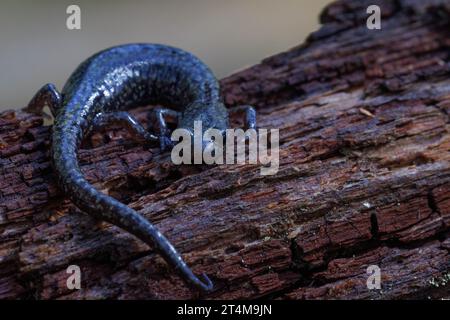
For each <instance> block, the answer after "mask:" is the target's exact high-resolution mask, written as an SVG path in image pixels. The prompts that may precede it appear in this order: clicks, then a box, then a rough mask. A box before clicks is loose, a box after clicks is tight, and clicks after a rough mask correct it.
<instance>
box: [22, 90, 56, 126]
mask: <svg viewBox="0 0 450 320" xmlns="http://www.w3.org/2000/svg"><path fill="white" fill-rule="evenodd" d="M61 104H62V98H61V94H60V93H59V91H58V90H57V89H56V87H55V85H54V84H52V83H47V84H46V85H44V86H43V87H42V88H41V89H39V91H38V92H36V94H35V95H34V97H33V98H32V99H31V100H30V102H29V103H28V106H27V107H26V108H25V109H24V110H25V111H26V112H30V113H34V114H38V115H43V116H44V117H47V118H49V115H47V114H45V113H44V112H43V109H44V107H45V106H46V105H47V106H48V107H49V109H50V112H51V114H52V116H53V117H55V116H56V112H57V111H58V108H60V107H61Z"/></svg>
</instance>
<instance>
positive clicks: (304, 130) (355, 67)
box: [0, 0, 450, 299]
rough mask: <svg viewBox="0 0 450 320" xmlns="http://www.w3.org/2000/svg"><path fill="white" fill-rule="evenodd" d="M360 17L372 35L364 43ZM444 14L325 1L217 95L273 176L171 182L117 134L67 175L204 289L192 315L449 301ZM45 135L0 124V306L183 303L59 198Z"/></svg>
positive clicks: (448, 70)
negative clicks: (227, 302)
mask: <svg viewBox="0 0 450 320" xmlns="http://www.w3.org/2000/svg"><path fill="white" fill-rule="evenodd" d="M369 4H378V5H379V6H380V7H381V11H382V29H381V30H368V29H367V28H366V19H367V13H366V8H367V6H368V5H369ZM449 14H450V5H449V4H448V2H446V1H435V0H434V1H433V0H429V1H415V0H400V1H388V0H384V1H383V0H382V1H374V0H371V1H356V0H342V1H338V2H336V3H334V4H331V5H330V6H328V7H327V8H326V9H325V10H324V11H323V14H322V16H321V22H322V24H323V26H322V27H321V28H320V29H319V30H318V31H316V32H314V33H312V34H311V35H310V37H309V38H308V40H307V41H306V43H304V44H302V45H300V46H298V47H295V48H293V49H291V50H289V51H287V52H284V53H280V54H278V55H275V56H272V57H269V58H267V59H265V60H264V61H262V62H261V63H260V64H258V65H255V66H252V67H250V68H248V69H246V70H243V71H240V72H238V73H236V74H233V75H231V76H230V77H228V78H225V79H223V80H222V82H221V83H222V87H223V93H224V97H225V101H226V103H227V105H228V106H233V105H238V104H253V105H254V106H255V107H256V108H257V111H258V116H257V119H258V124H259V126H260V127H261V128H279V129H280V168H279V172H278V173H277V174H276V175H273V176H262V175H260V170H259V167H258V166H257V165H220V166H201V167H199V166H175V165H173V164H172V163H171V162H170V159H169V155H168V154H167V153H165V154H161V153H160V152H159V149H146V148H145V147H143V146H141V145H139V144H137V143H134V142H132V141H130V139H127V137H128V135H127V132H126V131H123V130H120V128H111V130H110V131H108V132H107V133H97V134H95V135H93V136H92V137H91V138H90V139H89V140H88V141H86V143H85V145H84V146H83V149H82V151H81V152H80V155H79V156H80V163H81V167H82V170H83V172H84V173H85V175H86V177H87V178H88V180H89V181H90V182H91V183H93V184H94V185H95V186H96V187H97V188H99V189H100V190H102V191H103V192H105V193H107V194H110V195H112V196H114V197H116V198H118V199H119V200H121V201H123V202H124V203H127V204H128V205H129V206H131V207H133V208H134V209H136V210H138V211H139V212H140V213H142V214H143V215H144V216H145V217H146V218H148V219H149V220H151V221H152V222H154V223H155V224H156V225H157V227H158V228H159V229H160V230H161V232H163V233H164V234H165V235H166V236H167V237H168V238H169V239H170V240H171V241H172V243H173V244H174V245H175V246H176V248H178V249H179V251H180V252H181V253H182V254H183V257H184V258H185V259H186V261H187V263H188V264H189V265H190V266H192V267H193V269H194V271H195V272H197V273H200V272H206V273H207V274H208V275H209V276H210V277H211V278H212V280H213V281H214V283H215V286H216V288H215V291H214V292H212V293H211V294H209V295H207V296H205V298H212V299H237V298H245V299H251V298H279V299H323V298H339V299H355V298H358V299H392V298H396V299H407V298H435V299H437V298H449V297H450V294H449V286H450V285H449V281H450V254H449V250H450V237H449V226H450V183H449V182H450V122H449V111H450V77H449V74H450V55H449V47H450V31H449V30H450V29H449V19H448V18H449ZM293 32H295V31H293ZM47 80H48V79H47ZM43 81H45V79H44V80H43ZM29 94H30V96H31V95H32V93H29ZM149 108H150V107H142V108H139V109H137V110H136V111H135V115H136V116H137V117H138V119H140V120H141V121H142V122H145V119H146V114H147V112H148V110H149ZM233 125H234V126H239V125H240V123H239V121H238V119H234V121H233ZM50 130H51V127H50V126H47V125H44V123H43V119H42V118H41V117H38V116H34V115H31V114H28V113H25V112H22V111H7V112H3V113H1V114H0V298H3V299H30V298H31V299H56V298H58V299H80V298H83V299H84V298H86V299H97V298H101V299H139V298H141V299H181V298H184V299H192V298H197V297H198V295H197V293H195V292H194V291H191V290H190V289H188V288H187V287H186V286H185V284H184V283H183V282H182V280H181V279H180V278H179V277H178V276H177V275H176V274H174V273H173V271H172V270H170V269H169V268H168V266H167V265H166V263H165V262H164V261H163V260H162V259H161V257H160V256H159V255H158V254H157V253H155V252H154V250H153V248H151V247H148V246H147V245H145V244H143V243H142V242H141V241H139V240H138V239H136V238H134V237H133V236H131V235H129V234H127V233H126V232H123V231H122V230H120V229H119V228H117V227H114V226H111V225H109V224H107V223H103V222H99V221H96V220H94V219H93V218H91V217H89V216H88V215H86V214H84V213H83V212H81V211H80V210H78V209H77V208H76V207H75V206H73V205H72V204H71V203H70V201H69V200H68V199H67V197H65V196H64V195H63V194H62V193H61V191H60V190H59V189H58V187H57V186H56V184H55V179H54V175H53V172H52V168H51V164H50V159H49V152H48V150H49V144H50V140H49V138H50ZM70 265H77V266H79V267H80V269H81V272H82V278H81V279H82V282H81V287H82V288H81V290H71V289H68V287H67V286H66V281H67V278H68V276H69V275H68V274H67V272H66V271H67V268H68V266H70ZM371 265H375V266H377V267H379V270H380V275H381V289H374V290H370V289H369V288H368V287H367V280H368V277H369V276H370V275H369V274H367V268H368V267H369V266H371Z"/></svg>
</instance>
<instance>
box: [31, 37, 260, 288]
mask: <svg viewBox="0 0 450 320" xmlns="http://www.w3.org/2000/svg"><path fill="white" fill-rule="evenodd" d="M151 103H162V104H164V105H167V106H170V107H171V108H173V109H174V110H177V111H173V110H172V111H171V110H169V109H157V110H155V111H154V112H155V115H156V118H155V119H156V122H157V124H158V130H159V132H158V134H157V135H154V134H152V133H149V132H148V131H147V130H146V129H144V128H143V127H142V126H141V125H140V124H139V123H138V122H137V121H136V119H134V118H133V117H132V116H131V115H130V114H128V113H127V112H126V111H125V110H127V109H129V108H132V107H135V106H139V105H147V104H151ZM45 105H48V106H49V107H50V110H51V112H52V114H53V116H54V117H55V123H54V125H53V135H52V139H53V141H52V158H53V159H52V160H53V165H54V169H55V173H56V176H57V177H58V181H59V185H60V186H61V188H62V189H63V190H64V192H65V193H66V194H67V195H68V196H69V197H70V199H71V200H72V202H73V203H75V204H76V205H77V206H78V207H79V208H80V209H82V210H83V211H85V212H87V213H89V214H92V215H94V216H96V217H98V218H100V219H102V220H106V221H108V222H110V223H112V224H114V225H117V226H119V227H121V228H122V229H124V230H126V231H128V232H130V233H131V234H133V235H135V236H136V237H138V238H139V239H141V240H143V241H144V242H146V243H148V244H149V245H151V246H154V247H155V248H156V249H157V250H158V251H159V252H160V253H161V255H162V256H163V257H164V258H165V260H166V261H167V262H168V263H169V264H170V265H172V266H173V267H174V268H175V269H176V270H177V271H179V272H180V273H181V275H182V278H183V279H184V280H185V281H186V282H187V283H188V284H190V285H192V286H194V287H196V288H198V289H200V290H201V291H206V292H207V291H211V290H212V289H213V284H212V282H211V280H210V279H209V278H208V277H207V276H206V275H205V274H203V277H204V281H201V280H200V279H198V278H197V277H196V276H195V275H194V274H193V272H192V271H191V269H190V268H189V267H188V266H187V265H186V263H185V262H184V261H183V259H182V258H181V256H180V254H179V253H178V252H177V251H176V250H175V248H174V247H173V246H172V244H171V243H170V242H169V241H168V240H167V239H166V238H165V237H164V236H163V235H162V234H161V233H160V232H159V231H158V230H157V229H156V228H155V227H154V226H153V225H152V224H151V223H150V222H149V221H148V220H146V219H145V218H144V217H142V216H141V215H140V214H139V213H138V212H136V211H135V210H133V209H131V208H129V207H127V206H126V205H124V204H123V203H121V202H119V201H117V200H116V199H114V198H112V197H110V196H107V195H105V194H103V193H101V192H99V191H97V190H96V189H95V188H94V187H93V186H92V185H90V184H89V182H88V181H87V180H86V179H85V178H84V176H83V174H82V172H81V170H80V167H79V165H78V160H77V150H78V147H79V145H80V143H81V141H82V140H83V138H84V137H85V136H86V135H87V134H89V133H90V132H91V131H93V130H95V129H97V128H98V127H102V126H106V125H108V124H109V123H111V122H119V123H122V124H124V125H126V126H127V128H128V129H130V131H131V132H132V133H133V136H134V137H138V138H140V139H141V140H144V141H146V142H153V143H155V142H159V143H160V146H161V148H162V149H166V148H170V147H171V141H170V138H169V131H168V129H167V127H166V124H165V120H164V116H165V115H175V116H176V117H177V120H178V128H184V129H188V130H190V131H191V132H193V128H194V121H202V128H203V131H206V130H207V129H209V128H214V129H218V130H220V131H222V132H225V130H226V129H227V128H228V111H227V109H226V108H225V106H224V105H223V103H222V101H221V97H220V92H219V84H218V81H217V80H216V78H215V77H214V75H213V74H212V72H211V71H210V69H209V68H208V67H207V66H206V65H205V64H203V63H202V62H201V61H200V60H199V59H198V58H196V57H195V56H193V55H192V54H190V53H188V52H185V51H183V50H180V49H176V48H173V47H169V46H164V45H158V44H143V43H140V44H128V45H122V46H117V47H113V48H109V49H106V50H103V51H101V52H99V53H97V54H95V55H94V56H92V57H90V58H89V59H87V60H86V61H85V62H83V63H82V64H81V65H80V66H79V67H78V68H77V69H76V70H75V71H74V72H73V74H72V75H71V76H70V78H69V80H68V81H67V83H66V85H65V86H64V88H63V90H62V92H61V94H60V93H59V92H58V91H57V90H56V88H55V86H54V85H53V84H46V85H45V86H43V87H42V88H41V90H39V91H38V92H37V93H36V95H35V96H34V97H33V99H32V100H31V101H30V103H29V104H28V107H27V108H26V110H28V111H30V112H37V113H42V109H43V107H44V106H45ZM236 111H238V112H245V116H246V126H247V127H248V128H255V125H256V113H255V110H254V109H253V108H252V107H250V106H241V107H238V108H237V109H236ZM155 124H156V123H155ZM208 143H211V141H203V147H206V145H207V144H208Z"/></svg>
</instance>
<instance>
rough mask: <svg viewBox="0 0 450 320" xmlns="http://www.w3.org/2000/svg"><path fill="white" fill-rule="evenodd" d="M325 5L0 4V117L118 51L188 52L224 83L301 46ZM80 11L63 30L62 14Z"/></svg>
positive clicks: (321, 1) (219, 1)
mask: <svg viewBox="0 0 450 320" xmlns="http://www.w3.org/2000/svg"><path fill="white" fill-rule="evenodd" d="M330 2H331V0H280V1H277V0H227V1H225V0H168V1H162V0H155V1H138V0H130V1H116V0H109V1H106V0H103V1H102V0H101V1H64V0H63V1H56V0H53V1H50V0H39V1H36V0H35V1H23V0H22V1H21V0H18V1H17V0H16V1H8V0H6V1H5V0H1V1H0V110H4V109H10V108H21V107H23V106H24V105H26V104H27V103H28V101H29V99H30V98H31V97H32V96H33V94H34V93H35V92H36V91H37V90H38V89H39V88H40V87H41V86H42V85H43V84H45V83H47V82H52V83H55V84H56V86H57V87H58V88H59V89H61V88H62V86H63V84H64V82H65V80H66V79H67V78H68V76H69V75H70V73H71V72H72V71H73V70H74V69H75V68H76V67H77V65H78V64H79V63H80V62H81V61H82V60H84V59H85V58H87V57H88V56H90V55H91V54H93V53H95V52H97V51H99V50H101V49H104V48H106V47H110V46H113V45H117V44H122V43H129V42H156V43H164V44H170V45H173V46H177V47H180V48H183V49H185V50H188V51H191V52H192V53H194V54H195V55H197V56H198V57H199V58H200V59H202V60H203V61H204V62H206V63H207V64H208V65H209V66H210V67H211V68H212V69H213V71H214V72H215V73H216V75H217V76H218V77H219V78H222V77H224V76H226V75H228V74H230V73H232V72H234V71H236V70H238V69H241V68H243V67H245V66H248V65H252V64H254V63H257V62H259V61H261V60H262V59H263V58H265V57H267V56H269V55H272V54H275V53H277V52H280V51H284V50H287V49H289V48H291V47H293V46H296V45H298V44H299V43H301V42H302V41H303V40H304V39H305V37H306V36H307V35H308V34H309V33H310V32H312V31H314V30H316V29H317V28H318V27H319V23H318V16H319V13H320V12H321V10H322V9H323V8H324V7H325V6H326V5H327V4H328V3H330ZM71 4H76V5H78V6H80V8H81V30H68V29H67V27H66V19H67V17H68V14H66V8H67V7H68V6H69V5H71Z"/></svg>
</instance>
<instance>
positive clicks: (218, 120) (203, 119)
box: [179, 102, 228, 152]
mask: <svg viewBox="0 0 450 320" xmlns="http://www.w3.org/2000/svg"><path fill="white" fill-rule="evenodd" d="M179 128H183V129H185V130H187V131H188V132H189V135H190V137H191V145H192V147H193V148H194V150H197V151H199V150H198V149H199V148H198V144H199V143H200V142H201V150H202V152H203V151H205V150H214V148H215V146H217V143H218V141H216V140H217V139H221V140H222V142H223V143H224V142H225V134H226V129H227V128H228V111H227V109H226V108H225V106H224V105H223V103H222V102H214V103H204V102H194V103H192V104H190V105H189V106H188V107H187V108H186V109H185V110H184V111H183V113H182V116H181V119H180V123H179ZM195 148H197V149H195Z"/></svg>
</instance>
